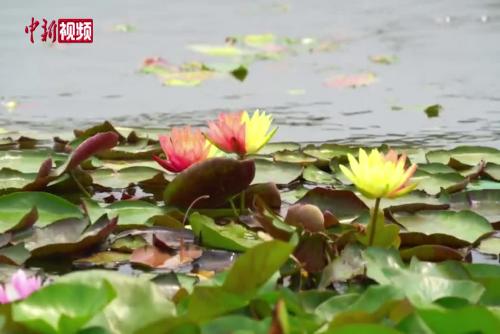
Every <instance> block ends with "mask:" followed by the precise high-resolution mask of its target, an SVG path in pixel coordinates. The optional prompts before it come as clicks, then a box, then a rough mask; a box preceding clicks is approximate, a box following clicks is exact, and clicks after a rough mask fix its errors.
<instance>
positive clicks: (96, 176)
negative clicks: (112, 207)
mask: <svg viewBox="0 0 500 334" xmlns="http://www.w3.org/2000/svg"><path fill="white" fill-rule="evenodd" d="M159 173H161V172H159V171H158V170H157V169H155V168H151V167H140V166H133V167H127V168H122V169H120V170H119V171H115V170H112V169H98V170H96V171H93V172H92V173H90V176H91V177H92V180H93V182H94V184H98V185H100V186H102V187H107V188H113V189H117V188H126V187H128V186H129V185H131V184H138V183H140V182H141V181H146V180H150V179H152V178H153V177H155V176H156V175H158V174H159Z"/></svg>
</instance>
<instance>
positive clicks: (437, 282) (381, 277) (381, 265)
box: [364, 247, 484, 305]
mask: <svg viewBox="0 0 500 334" xmlns="http://www.w3.org/2000/svg"><path fill="white" fill-rule="evenodd" d="M364 258H365V260H366V262H367V276H368V277H370V278H372V279H374V280H375V281H377V282H378V283H380V284H388V285H392V286H394V287H396V288H398V289H399V290H400V291H401V293H402V294H404V295H405V296H406V297H407V298H408V299H409V300H410V301H411V302H412V303H413V304H414V305H427V304H429V303H431V302H433V301H435V300H438V299H440V298H444V297H456V298H462V299H465V300H468V301H470V302H471V303H476V302H477V301H478V300H479V299H480V297H481V295H482V294H483V293H484V287H483V286H482V285H481V284H478V283H476V282H473V281H470V280H469V279H467V276H465V277H464V276H463V275H464V273H463V270H464V269H463V268H456V269H455V268H449V267H448V266H449V264H448V263H447V262H443V263H442V264H435V263H430V262H420V261H418V260H417V259H415V258H413V259H412V261H411V263H410V265H409V266H408V267H406V266H405V265H404V264H403V263H402V261H401V259H400V257H399V254H398V252H397V251H396V250H394V249H392V250H385V249H382V248H374V247H371V248H368V249H367V250H366V251H365V253H364ZM452 263H453V262H452ZM454 266H459V264H458V263H454ZM457 269H459V270H460V269H461V270H462V271H461V274H457Z"/></svg>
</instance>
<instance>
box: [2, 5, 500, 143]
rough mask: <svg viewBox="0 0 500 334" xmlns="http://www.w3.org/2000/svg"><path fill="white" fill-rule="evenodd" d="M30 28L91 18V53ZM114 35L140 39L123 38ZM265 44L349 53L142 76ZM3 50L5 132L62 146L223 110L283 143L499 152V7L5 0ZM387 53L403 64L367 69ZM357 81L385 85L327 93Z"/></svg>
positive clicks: (209, 115)
mask: <svg viewBox="0 0 500 334" xmlns="http://www.w3.org/2000/svg"><path fill="white" fill-rule="evenodd" d="M32 16H34V17H35V18H38V19H39V20H41V19H42V18H43V17H46V18H49V19H57V18H60V17H90V18H93V19H94V25H95V28H94V29H95V31H94V43H93V44H90V45H56V46H54V47H48V46H47V45H46V44H44V43H42V42H40V41H39V37H38V40H36V41H35V44H34V45H33V44H31V43H29V40H28V35H26V34H25V33H24V26H25V25H27V24H28V23H29V22H30V20H31V17H32ZM116 24H130V25H133V26H134V27H136V30H135V31H133V32H129V33H123V32H116V31H114V30H113V26H114V25H116ZM39 29H40V28H39ZM38 31H40V30H38ZM259 33H274V34H275V35H277V36H289V37H297V38H300V37H313V38H320V39H332V40H335V41H339V48H338V49H337V50H335V51H332V52H326V53H312V54H310V53H303V54H300V55H297V56H290V57H286V58H285V59H283V60H281V61H262V62H256V63H254V64H252V65H251V66H250V68H249V75H248V77H247V79H246V80H245V81H244V82H238V81H236V80H234V79H231V78H228V79H226V80H213V81H207V82H205V83H203V84H202V85H201V86H199V87H195V88H182V87H166V86H162V85H161V84H160V83H159V81H158V80H157V79H156V78H155V77H153V76H147V75H142V74H140V73H138V69H139V67H140V65H141V63H142V61H143V60H144V59H145V58H146V57H151V56H161V57H163V58H165V59H167V60H168V61H171V62H173V63H182V62H184V61H193V60H200V61H203V60H212V61H213V59H210V57H208V56H203V55H200V54H196V53H194V52H193V51H190V50H189V49H188V48H187V45H188V44H193V43H208V44H221V43H223V41H224V39H225V37H226V36H234V35H243V34H259ZM0 41H1V44H0V98H3V99H4V102H5V101H8V100H15V101H17V102H19V106H18V107H17V108H16V109H15V110H13V111H10V112H9V111H7V110H6V108H3V107H1V106H0V127H2V128H4V129H6V130H7V131H20V132H21V133H32V132H33V131H37V132H39V133H45V134H49V135H54V134H58V133H60V132H62V131H68V130H71V129H73V128H79V127H80V128H81V127H84V126H86V125H88V124H92V123H95V122H98V121H102V120H105V119H108V120H111V121H113V122H114V123H117V124H119V125H123V126H142V127H165V128H168V127H171V126H173V125H181V124H194V125H202V124H203V122H204V121H205V120H206V119H209V118H212V117H213V116H214V115H216V114H217V113H218V112H220V111H226V110H238V109H243V108H256V107H259V108H264V109H267V110H268V111H269V112H271V113H273V114H274V116H275V118H276V121H277V124H279V126H280V130H279V131H278V134H277V136H276V137H275V140H277V141H279V140H293V141H301V142H310V141H323V140H335V141H338V142H348V143H355V142H356V143H379V142H384V141H385V142H396V143H400V142H407V143H413V144H424V145H427V146H455V145H458V144H483V145H489V146H495V147H500V145H499V144H498V139H499V138H500V63H499V62H500V1H499V0H443V1H435V0H425V1H423V0H419V1H417V0H415V1H407V0H381V1H373V0H367V1H332V0H324V1H234V0H224V1H178V0H175V1H174V0H170V1H164V0H155V1H142V0H134V1H132V0H128V1H127V0H108V1H104V0H93V1H63V0H57V1H40V0H31V1H18V0H2V1H1V4H0ZM378 54H383V55H393V56H396V57H397V59H398V61H397V62H396V63H394V64H391V65H380V64H374V63H372V62H370V60H369V59H368V57H369V56H372V55H378ZM360 72H373V73H375V74H376V75H377V77H378V79H379V81H378V82H377V83H375V84H373V85H370V86H368V87H360V88H357V89H335V88H328V87H326V86H325V85H324V84H323V82H324V80H325V79H327V78H329V77H331V76H333V75H336V74H355V73H360ZM291 89H300V90H304V91H305V94H303V95H290V94H289V93H288V91H289V90H291ZM433 104H440V105H442V106H443V108H444V109H443V111H442V113H441V115H440V117H437V118H427V116H426V114H425V113H424V112H423V110H424V109H425V107H426V106H428V105H433ZM393 106H399V107H402V110H392V107H393Z"/></svg>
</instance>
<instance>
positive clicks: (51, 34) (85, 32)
mask: <svg viewBox="0 0 500 334" xmlns="http://www.w3.org/2000/svg"><path fill="white" fill-rule="evenodd" d="M39 24H40V22H39V21H38V20H35V18H34V17H32V18H31V24H29V25H27V26H26V27H25V28H24V32H25V33H26V34H30V42H31V43H35V40H34V38H33V35H34V33H35V31H36V29H37V27H38V26H39ZM41 28H42V30H43V31H42V34H41V35H40V37H41V41H42V42H47V40H48V41H51V42H52V43H54V42H55V41H56V40H57V42H59V43H92V42H93V41H94V20H92V19H59V20H57V24H56V20H52V21H51V22H48V21H47V20H46V19H45V18H44V19H43V24H42V26H41Z"/></svg>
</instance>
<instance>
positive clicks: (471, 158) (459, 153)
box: [427, 146, 500, 167]
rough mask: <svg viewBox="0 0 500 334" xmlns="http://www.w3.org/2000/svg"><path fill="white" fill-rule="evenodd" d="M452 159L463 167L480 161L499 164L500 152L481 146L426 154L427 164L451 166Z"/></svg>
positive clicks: (461, 147)
mask: <svg viewBox="0 0 500 334" xmlns="http://www.w3.org/2000/svg"><path fill="white" fill-rule="evenodd" d="M451 159H453V160H454V161H456V162H458V163H459V164H462V165H465V166H469V167H472V166H475V165H477V164H479V163H480V162H481V161H485V162H491V163H495V164H500V151H499V150H497V149H495V148H491V147H482V146H460V147H457V148H454V149H452V150H436V151H430V152H428V153H427V160H428V161H429V162H437V163H442V164H446V165H450V163H451V164H452V165H453V164H454V162H453V161H450V160H451Z"/></svg>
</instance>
